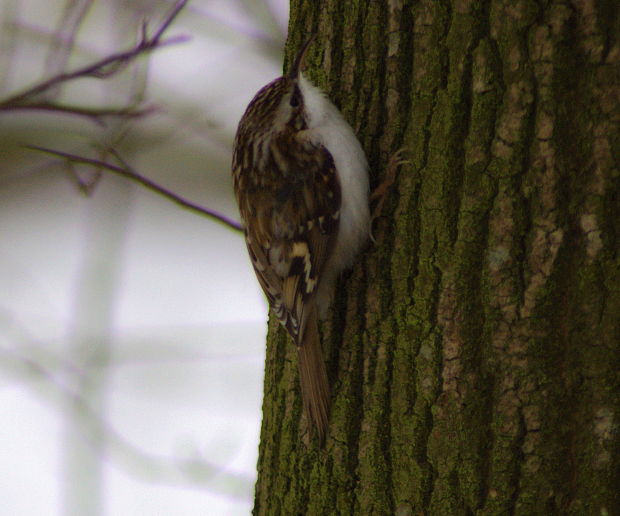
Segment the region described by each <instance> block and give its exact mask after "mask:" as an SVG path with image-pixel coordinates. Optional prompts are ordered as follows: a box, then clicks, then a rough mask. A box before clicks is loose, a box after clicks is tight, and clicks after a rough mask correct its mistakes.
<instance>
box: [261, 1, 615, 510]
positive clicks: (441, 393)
mask: <svg viewBox="0 0 620 516" xmlns="http://www.w3.org/2000/svg"><path fill="white" fill-rule="evenodd" d="M310 30H315V31H316V32H317V34H318V37H317V41H316V42H315V43H314V44H313V47H312V48H311V50H310V52H309V55H308V60H307V63H308V71H307V74H308V75H309V76H310V77H311V78H312V79H313V80H314V81H315V82H317V83H318V84H319V85H320V86H321V87H323V89H324V90H325V91H327V92H328V94H329V96H330V97H331V98H332V99H333V100H334V101H335V102H336V103H337V105H339V106H340V107H341V109H342V111H343V113H344V114H345V116H346V117H347V118H348V120H350V122H351V123H352V125H353V127H354V128H355V129H356V131H357V132H358V134H359V136H360V139H361V141H362V144H363V145H364V148H365V149H366V150H367V153H368V156H369V159H370V162H371V165H372V171H373V182H374V184H377V182H378V181H380V178H381V176H382V174H383V173H384V171H385V166H386V164H387V162H388V160H389V158H390V156H391V155H392V154H393V153H394V152H395V151H396V150H397V149H399V148H401V147H405V148H406V152H407V153H406V157H407V159H408V160H409V163H408V164H407V165H405V166H403V167H402V168H401V169H400V171H399V174H398V177H397V183H396V185H395V186H394V188H393V189H392V191H391V192H390V195H389V198H388V202H387V203H386V207H385V212H384V215H385V216H384V217H382V218H381V219H380V220H379V221H378V224H377V225H376V226H377V227H376V228H375V236H376V243H375V244H374V245H371V246H369V248H368V250H367V252H366V253H365V255H364V256H363V257H362V258H361V260H360V262H359V263H358V264H357V265H356V266H355V268H354V269H353V271H351V273H350V274H348V275H347V276H346V277H345V278H343V280H342V281H341V282H340V289H339V293H338V295H337V298H336V301H335V304H334V308H333V310H332V314H331V317H330V320H328V321H327V322H326V323H325V324H324V326H323V328H322V329H323V346H324V353H325V357H326V360H327V362H328V371H329V375H330V381H331V384H332V391H333V392H332V411H331V417H330V428H329V435H328V437H327V440H326V444H325V446H324V448H322V449H321V448H319V447H318V446H317V444H316V442H310V443H308V442H307V439H306V435H307V434H306V425H305V422H304V421H303V418H302V417H301V413H302V411H301V399H300V393H299V386H298V378H297V369H296V358H295V349H294V346H292V345H291V343H290V342H289V341H288V340H287V338H286V336H285V334H284V332H283V331H282V330H281V329H280V328H278V326H277V323H275V322H273V321H272V323H271V324H270V333H269V338H268V344H267V362H266V370H265V400H264V409H263V415H264V420H263V427H262V437H261V445H260V456H259V463H258V474H259V477H258V482H257V486H256V499H255V509H254V512H255V514H269V515H273V514H282V515H289V514H309V515H320V514H321V515H322V514H396V515H399V516H405V515H418V514H420V515H421V514H428V515H442V516H443V515H504V514H514V515H524V516H525V515H527V516H530V515H553V514H558V515H560V514H561V515H565V514H569V515H573V514H574V515H581V514H593V515H594V514H596V515H606V514H607V515H613V514H620V494H619V493H620V433H619V428H620V425H619V418H620V171H619V167H618V160H619V157H620V131H619V126H620V5H619V4H618V2H617V0H599V1H598V2H594V1H592V0H579V1H572V2H569V1H548V2H534V1H528V0H516V1H510V2H506V1H503V0H493V1H482V2H472V1H466V0H462V1H458V0H452V1H438V0H423V1H416V2H413V1H405V0H401V1H398V0H392V1H387V2H354V1H340V0H330V1H323V2H313V1H310V0H294V1H292V2H291V22H290V33H291V38H290V41H289V47H288V55H289V57H290V56H291V55H292V54H294V52H295V49H296V48H298V47H299V45H300V43H301V41H303V40H304V39H305V38H306V37H307V35H308V32H309V31H310Z"/></svg>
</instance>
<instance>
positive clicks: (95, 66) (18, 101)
mask: <svg viewBox="0 0 620 516" xmlns="http://www.w3.org/2000/svg"><path fill="white" fill-rule="evenodd" d="M187 2H188V0H179V1H178V2H177V3H176V4H175V6H174V8H173V9H172V11H171V12H170V14H169V15H168V16H167V17H166V18H165V19H164V21H163V22H162V24H161V25H160V26H159V28H158V29H157V30H156V31H155V33H154V35H153V36H152V37H150V38H149V37H143V38H142V39H141V40H140V42H139V43H138V44H137V45H135V46H134V47H133V48H131V49H130V50H126V51H125V52H118V53H116V54H111V55H109V56H107V57H104V58H103V59H101V60H99V61H96V62H95V63H91V64H89V65H87V66H84V67H82V68H79V69H77V70H74V71H73V72H64V73H60V74H58V75H55V76H54V77H51V78H49V79H47V80H45V81H43V82H41V83H39V84H37V85H35V86H33V87H31V88H29V89H27V90H25V91H23V92H21V93H18V94H16V95H13V96H12V97H9V98H8V99H6V100H4V101H2V102H0V110H2V109H9V108H12V109H16V108H18V107H19V106H25V105H27V104H29V103H30V101H31V100H32V99H33V97H36V96H37V95H40V94H41V93H44V92H46V91H48V90H49V89H51V88H53V87H54V86H56V85H57V84H59V83H62V82H67V81H70V80H73V79H77V78H81V77H95V78H104V77H109V76H110V75H112V74H115V73H117V72H118V71H119V70H121V69H122V68H123V67H124V66H126V65H127V64H128V63H129V62H130V61H131V60H132V59H134V58H136V57H137V56H139V55H140V54H144V53H146V52H150V51H151V50H154V49H155V48H160V47H163V46H167V45H172V44H176V43H180V42H183V41H187V40H188V39H189V38H188V37H187V36H175V37H172V38H169V39H167V40H164V41H161V37H162V35H163V33H164V31H165V30H166V29H167V28H168V27H169V26H170V24H171V23H172V22H173V21H174V19H175V18H176V17H177V15H178V14H179V12H180V11H181V9H183V7H185V4H186V3H187ZM143 34H146V32H143Z"/></svg>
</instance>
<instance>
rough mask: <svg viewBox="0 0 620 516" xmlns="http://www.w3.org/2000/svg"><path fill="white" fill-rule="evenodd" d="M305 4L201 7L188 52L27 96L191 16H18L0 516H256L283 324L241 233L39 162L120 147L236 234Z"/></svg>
mask: <svg viewBox="0 0 620 516" xmlns="http://www.w3.org/2000/svg"><path fill="white" fill-rule="evenodd" d="M287 4H288V3H287V2H286V0H264V1H259V0H221V1H215V0H213V1H211V0H193V1H191V2H189V4H188V5H187V6H185V7H184V8H183V9H182V11H181V12H180V13H179V15H178V16H177V17H176V18H175V19H174V20H173V22H172V24H171V25H170V27H168V28H167V30H166V31H165V33H164V35H163V40H164V41H165V40H166V39H167V38H173V42H172V43H171V44H169V45H163V46H161V47H160V48H156V49H154V50H153V51H152V52H150V53H146V54H144V55H141V56H138V57H137V58H136V59H130V60H129V61H127V62H126V66H125V67H120V66H109V67H107V68H105V69H102V70H99V72H100V73H98V74H97V77H87V78H76V79H72V80H63V81H60V82H58V83H57V84H55V85H54V86H50V87H49V88H44V89H43V90H41V91H40V92H38V93H37V92H34V93H32V92H31V93H32V94H30V95H26V97H23V98H19V97H18V94H20V93H21V92H24V91H26V90H29V89H31V88H32V87H33V86H35V85H37V84H43V83H45V81H47V80H48V79H50V78H52V77H58V76H59V74H63V73H66V72H69V71H73V70H76V69H79V68H81V67H85V66H87V65H89V64H91V63H95V62H97V61H99V60H101V59H102V58H105V57H106V56H110V55H112V54H114V53H117V52H121V51H126V50H129V49H131V48H132V47H135V45H136V44H137V43H138V42H139V41H140V39H141V37H142V32H143V29H141V27H143V26H145V27H147V29H146V35H147V37H148V35H149V34H151V35H152V34H154V33H155V32H156V30H157V28H158V27H160V26H161V24H162V23H163V22H164V20H165V19H166V17H167V16H168V15H169V13H170V11H171V9H172V8H173V5H174V2H172V1H163V0H159V1H158V0H133V1H132V0H2V2H0V23H1V24H2V26H1V28H0V500H1V501H0V516H4V515H10V516H18V515H33V514H36V515H42V516H47V515H54V516H55V515H63V516H64V515H67V516H74V515H75V516H98V515H106V516H107V515H110V516H124V515H138V514H139V515H143V516H149V515H169V514H175V515H184V516H191V515H211V514H213V515H220V514H222V515H228V514H249V513H250V511H251V507H252V495H253V484H254V480H255V467H256V458H257V450H258V438H259V429H260V419H261V413H260V410H261V400H262V387H263V385H262V374H263V358H264V337H265V332H266V315H267V306H266V303H265V301H264V299H263V296H262V294H261V292H260V290H259V288H258V284H257V282H256V280H255V277H254V274H253V272H252V270H251V267H250V264H249V261H248V258H247V255H246V250H245V245H244V243H243V239H242V237H241V234H240V233H239V232H236V231H234V230H232V229H230V228H228V227H226V226H224V225H222V224H220V223H217V222H215V221H213V220H212V219H209V218H206V217H203V216H201V215H198V214H196V213H193V212H190V211H187V210H184V209H182V208H180V207H179V206H177V205H175V204H173V203H172V202H170V201H169V200H167V199H164V198H162V197H160V196H157V195H156V194H155V193H153V192H152V191H149V190H146V189H145V188H143V187H142V186H140V185H138V184H136V183H134V182H131V181H129V180H126V179H124V178H121V177H118V176H115V175H112V174H110V173H109V172H107V171H105V170H103V169H100V168H94V167H89V166H85V165H81V164H75V163H70V162H68V161H67V160H63V159H61V158H58V157H55V156H52V155H48V154H43V153H40V152H36V151H34V150H31V149H28V148H27V147H26V145H37V146H43V147H48V148H52V149H56V150H59V151H63V152H68V153H72V154H75V155H79V156H86V157H89V158H93V159H98V160H101V161H106V162H109V163H115V164H119V162H118V160H117V159H116V158H115V156H114V155H113V154H111V153H110V149H114V151H115V152H117V153H118V154H119V156H120V157H122V159H123V160H124V161H125V162H126V163H127V164H129V165H130V166H131V167H132V168H133V169H134V170H135V171H137V172H139V173H140V174H142V175H144V176H146V177H148V178H149V179H151V180H153V181H155V182H157V183H158V184H160V185H162V186H164V187H165V188H167V189H169V190H170V191H172V192H174V193H175V194H177V195H179V196H181V197H184V198H186V199H188V200H190V201H192V202H194V203H197V204H199V205H202V206H205V207H208V208H210V209H213V210H216V211H218V212H220V213H221V214H223V215H225V216H228V217H230V218H232V219H234V220H238V214H237V210H236V207H235V205H234V199H233V195H232V186H231V178H230V160H231V149H232V140H233V136H234V131H235V127H236V124H237V122H238V120H239V118H240V117H241V115H242V113H243V111H244V109H245V107H246V106H247V104H248V102H249V101H250V100H251V98H252V97H253V95H254V93H256V91H257V90H258V89H259V88H260V87H261V86H263V85H264V84H266V83H267V82H269V81H270V80H272V79H273V78H275V77H276V76H278V75H279V74H280V72H281V66H282V51H283V46H284V40H285V36H286V26H287V19H288V5H287ZM181 36H183V37H185V38H177V37H181ZM35 93H36V94H35ZM127 109H129V110H130V111H132V110H133V112H134V114H136V113H138V114H139V113H140V112H141V111H142V110H144V109H147V110H148V111H149V112H148V113H147V114H142V115H140V116H127ZM110 110H111V111H110ZM119 110H120V111H119Z"/></svg>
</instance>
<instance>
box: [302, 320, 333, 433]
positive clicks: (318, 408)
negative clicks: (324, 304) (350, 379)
mask: <svg viewBox="0 0 620 516" xmlns="http://www.w3.org/2000/svg"><path fill="white" fill-rule="evenodd" d="M297 356H298V359H299V381H300V383H301V394H302V399H303V405H304V411H305V413H306V418H307V419H308V421H309V423H310V424H311V426H314V428H315V430H316V432H317V436H318V438H319V441H320V442H321V443H322V442H323V440H324V438H325V433H326V431H327V423H328V418H329V401H330V394H329V382H328V380H327V371H326V369H325V362H324V360H323V353H322V352H321V340H320V337H319V329H318V323H317V316H316V310H315V312H314V313H313V314H312V315H311V316H310V317H309V318H308V321H307V324H306V327H305V331H304V335H303V338H302V342H301V344H300V345H298V346H297Z"/></svg>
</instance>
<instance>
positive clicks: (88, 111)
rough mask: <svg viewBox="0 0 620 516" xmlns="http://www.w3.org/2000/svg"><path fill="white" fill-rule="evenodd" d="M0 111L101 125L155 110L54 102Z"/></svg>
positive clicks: (149, 107)
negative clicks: (72, 117) (45, 114)
mask: <svg viewBox="0 0 620 516" xmlns="http://www.w3.org/2000/svg"><path fill="white" fill-rule="evenodd" d="M0 110H2V111H16V110H22V111H53V112H57V113H66V114H71V115H77V116H83V117H86V118H90V119H92V120H94V121H95V122H97V123H98V124H103V119H104V118H107V117H115V118H139V117H142V116H146V115H150V114H151V113H153V112H155V111H156V110H157V108H156V107H155V106H147V107H145V108H142V109H134V108H130V107H125V108H118V109H116V108H87V107H80V106H70V105H66V104H56V103H54V102H32V103H29V104H22V105H7V106H3V105H2V104H0Z"/></svg>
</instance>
